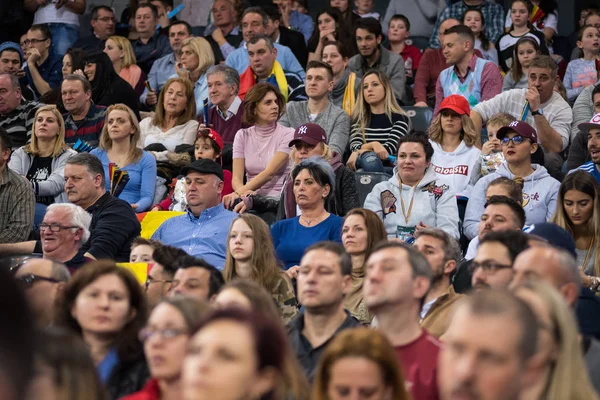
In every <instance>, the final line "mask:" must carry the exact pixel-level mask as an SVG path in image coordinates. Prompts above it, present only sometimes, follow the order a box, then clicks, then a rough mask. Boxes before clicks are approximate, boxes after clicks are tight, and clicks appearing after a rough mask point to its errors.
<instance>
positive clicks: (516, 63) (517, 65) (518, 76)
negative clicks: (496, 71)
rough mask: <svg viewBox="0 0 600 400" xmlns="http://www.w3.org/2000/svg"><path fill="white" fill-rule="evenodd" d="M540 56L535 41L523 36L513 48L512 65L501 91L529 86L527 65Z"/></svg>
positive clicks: (537, 44)
mask: <svg viewBox="0 0 600 400" xmlns="http://www.w3.org/2000/svg"><path fill="white" fill-rule="evenodd" d="M540 54H542V52H541V51H540V45H539V43H538V41H537V40H535V39H534V38H532V37H531V36H523V37H522V38H520V39H519V40H517V42H516V43H515V45H514V46H513V56H512V57H513V58H512V59H513V63H512V66H511V67H510V69H509V70H508V72H507V73H506V75H504V82H503V83H502V91H503V92H504V91H507V90H511V89H526V88H527V87H528V86H529V77H528V74H529V65H530V64H531V61H532V60H533V59H534V58H535V57H536V56H538V55H540Z"/></svg>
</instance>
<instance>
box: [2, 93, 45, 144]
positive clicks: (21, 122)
mask: <svg viewBox="0 0 600 400" xmlns="http://www.w3.org/2000/svg"><path fill="white" fill-rule="evenodd" d="M40 106H41V104H40V103H38V102H37V101H27V100H25V99H21V104H19V106H18V107H17V108H15V109H14V110H13V111H11V112H9V113H8V114H6V115H0V127H2V128H4V129H6V132H8V136H10V138H11V140H12V143H13V149H18V148H19V147H21V146H24V145H25V144H26V143H27V142H28V141H29V138H31V127H32V126H33V118H34V117H35V112H36V111H37V109H38V108H39V107H40Z"/></svg>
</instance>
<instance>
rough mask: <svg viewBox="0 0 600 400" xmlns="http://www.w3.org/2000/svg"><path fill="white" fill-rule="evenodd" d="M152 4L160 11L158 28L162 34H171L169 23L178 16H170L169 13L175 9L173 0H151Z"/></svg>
mask: <svg viewBox="0 0 600 400" xmlns="http://www.w3.org/2000/svg"><path fill="white" fill-rule="evenodd" d="M150 4H152V5H153V6H154V7H156V11H157V12H158V18H157V20H156V21H157V22H158V25H157V26H156V29H157V30H158V32H159V33H160V34H161V35H164V36H169V25H170V24H171V21H172V20H173V21H176V20H177V17H172V18H169V13H170V12H171V11H173V1H172V0H150Z"/></svg>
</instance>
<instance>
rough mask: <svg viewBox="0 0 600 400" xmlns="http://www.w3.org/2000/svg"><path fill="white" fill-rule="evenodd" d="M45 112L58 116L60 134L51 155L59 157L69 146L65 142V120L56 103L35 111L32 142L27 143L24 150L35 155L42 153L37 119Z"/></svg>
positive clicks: (55, 139) (56, 138) (55, 140)
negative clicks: (36, 127)
mask: <svg viewBox="0 0 600 400" xmlns="http://www.w3.org/2000/svg"><path fill="white" fill-rule="evenodd" d="M43 112H51V113H52V114H54V118H56V122H57V123H58V135H56V137H55V138H54V149H53V150H52V154H51V157H58V156H59V155H61V154H62V152H63V151H65V150H67V149H69V146H68V145H67V144H65V121H64V120H63V117H62V115H61V113H60V111H58V108H56V106H55V105H47V106H42V107H40V108H38V109H37V111H36V112H35V117H33V126H32V127H31V143H28V144H26V145H25V147H24V148H23V150H25V153H29V154H32V155H34V156H39V155H40V148H39V146H38V138H37V136H36V134H35V121H37V117H38V115H39V114H40V113H43Z"/></svg>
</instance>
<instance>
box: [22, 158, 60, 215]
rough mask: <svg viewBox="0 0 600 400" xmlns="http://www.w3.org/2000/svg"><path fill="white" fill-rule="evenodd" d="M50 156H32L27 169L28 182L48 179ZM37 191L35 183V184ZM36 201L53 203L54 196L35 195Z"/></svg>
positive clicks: (50, 172) (47, 203)
mask: <svg viewBox="0 0 600 400" xmlns="http://www.w3.org/2000/svg"><path fill="white" fill-rule="evenodd" d="M52 160H53V158H52V157H38V156H35V157H33V162H32V163H31V167H29V171H27V179H29V182H33V183H39V182H44V181H46V180H48V178H49V177H50V175H51V174H52ZM36 193H37V185H36ZM35 201H36V203H41V204H45V205H47V206H48V205H50V204H52V203H54V197H52V196H35Z"/></svg>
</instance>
